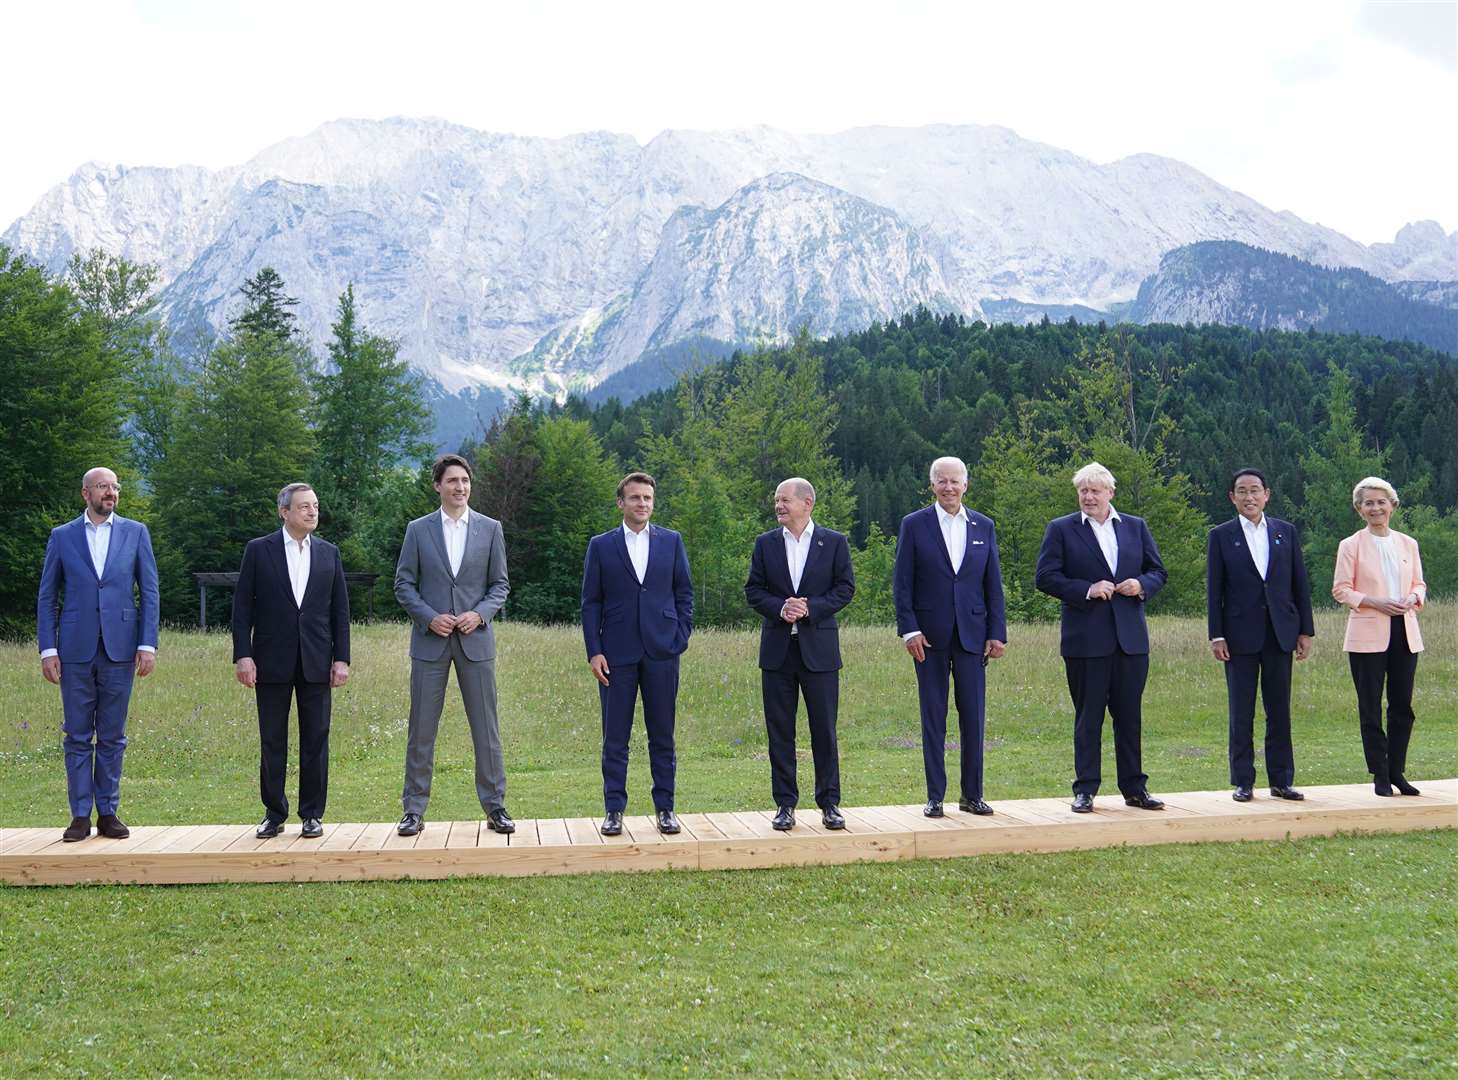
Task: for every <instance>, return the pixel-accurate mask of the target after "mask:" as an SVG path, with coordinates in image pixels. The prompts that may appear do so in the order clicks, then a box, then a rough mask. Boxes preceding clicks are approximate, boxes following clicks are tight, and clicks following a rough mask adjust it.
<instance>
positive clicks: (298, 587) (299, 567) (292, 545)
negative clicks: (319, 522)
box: [279, 529, 314, 608]
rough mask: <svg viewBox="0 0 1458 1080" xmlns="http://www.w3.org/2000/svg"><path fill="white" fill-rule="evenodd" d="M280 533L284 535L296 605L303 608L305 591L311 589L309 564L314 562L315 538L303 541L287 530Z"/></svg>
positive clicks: (308, 537)
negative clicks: (296, 538)
mask: <svg viewBox="0 0 1458 1080" xmlns="http://www.w3.org/2000/svg"><path fill="white" fill-rule="evenodd" d="M279 532H281V533H283V545H284V561H285V562H286V563H288V568H289V584H290V585H292V586H293V589H294V604H295V606H297V607H300V608H302V607H303V606H304V590H305V589H307V588H308V587H309V564H310V563H311V562H312V561H313V559H312V553H313V550H314V538H313V537H312V536H308V535H305V537H304V538H303V539H302V540H295V539H294V538H293V537H292V536H290V535H289V531H288V530H287V529H280V530H279Z"/></svg>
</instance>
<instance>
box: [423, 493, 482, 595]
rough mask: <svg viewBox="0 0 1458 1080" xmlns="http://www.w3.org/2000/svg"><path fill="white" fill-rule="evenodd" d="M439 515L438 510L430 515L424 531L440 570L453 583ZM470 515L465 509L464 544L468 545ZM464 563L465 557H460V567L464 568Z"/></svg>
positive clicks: (454, 578) (468, 510)
mask: <svg viewBox="0 0 1458 1080" xmlns="http://www.w3.org/2000/svg"><path fill="white" fill-rule="evenodd" d="M440 513H441V512H440V511H439V510H436V512H435V513H433V514H431V515H430V517H429V518H428V519H426V525H425V531H426V532H427V533H429V534H430V543H431V546H432V547H434V548H435V554H436V557H437V558H439V559H440V565H441V568H442V569H443V570H444V571H445V575H446V577H448V578H450V579H451V580H452V581H455V580H456V575H455V574H453V573H451V557H450V555H449V553H447V551H446V546H445V533H444V532H442V531H441V530H442V528H443V526H442V525H441V519H440ZM470 513H471V511H470V509H469V508H467V510H466V514H467V515H468V516H467V519H466V520H467V524H466V542H467V543H468V544H469V543H470V538H471V526H470V517H469V515H470ZM465 563H466V557H465V556H464V555H462V556H461V565H462V566H464V565H465Z"/></svg>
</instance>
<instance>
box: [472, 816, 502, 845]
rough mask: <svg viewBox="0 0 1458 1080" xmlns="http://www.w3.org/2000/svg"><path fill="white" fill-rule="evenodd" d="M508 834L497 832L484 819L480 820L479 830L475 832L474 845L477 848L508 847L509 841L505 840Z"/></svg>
mask: <svg viewBox="0 0 1458 1080" xmlns="http://www.w3.org/2000/svg"><path fill="white" fill-rule="evenodd" d="M509 835H510V834H509V833H499V832H497V831H496V830H495V829H493V828H492V827H491V826H490V825H488V824H487V823H486V822H485V821H483V822H481V828H480V830H479V831H478V832H477V833H476V846H477V847H478V848H498V847H499V848H504V847H509V846H510V841H508V840H507V836H509Z"/></svg>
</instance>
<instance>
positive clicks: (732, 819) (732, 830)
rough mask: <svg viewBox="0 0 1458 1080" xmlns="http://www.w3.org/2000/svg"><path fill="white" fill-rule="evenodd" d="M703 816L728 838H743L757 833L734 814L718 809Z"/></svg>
mask: <svg viewBox="0 0 1458 1080" xmlns="http://www.w3.org/2000/svg"><path fill="white" fill-rule="evenodd" d="M704 818H705V819H706V820H707V821H708V823H709V824H710V825H712V826H714V828H716V829H718V830H719V832H720V833H722V834H723V835H724V836H725V838H727V839H730V840H743V839H748V838H750V837H753V836H756V835H758V834H757V833H755V831H754V830H753V829H751V828H749V826H747V825H745V824H744V823H743V822H742V821H740V820H739V818H738V817H736V816H735V815H734V814H731V813H727V812H724V811H720V812H718V813H712V814H705V815H704Z"/></svg>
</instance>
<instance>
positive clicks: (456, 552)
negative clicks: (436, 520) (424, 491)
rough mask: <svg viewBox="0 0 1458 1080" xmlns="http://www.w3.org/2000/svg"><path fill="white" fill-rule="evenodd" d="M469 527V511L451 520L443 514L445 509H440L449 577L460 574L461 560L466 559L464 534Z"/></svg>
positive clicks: (447, 515)
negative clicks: (449, 570)
mask: <svg viewBox="0 0 1458 1080" xmlns="http://www.w3.org/2000/svg"><path fill="white" fill-rule="evenodd" d="M470 525H471V511H470V510H467V511H466V512H465V513H463V514H462V515H461V516H460V517H459V518H453V517H451V516H450V515H449V514H447V513H446V512H445V507H441V511H440V529H441V535H442V536H443V537H444V538H445V548H446V561H447V562H448V563H450V564H451V577H455V576H456V575H457V574H459V573H460V572H461V560H462V559H464V558H465V557H466V533H467V531H468V530H469V529H470Z"/></svg>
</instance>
